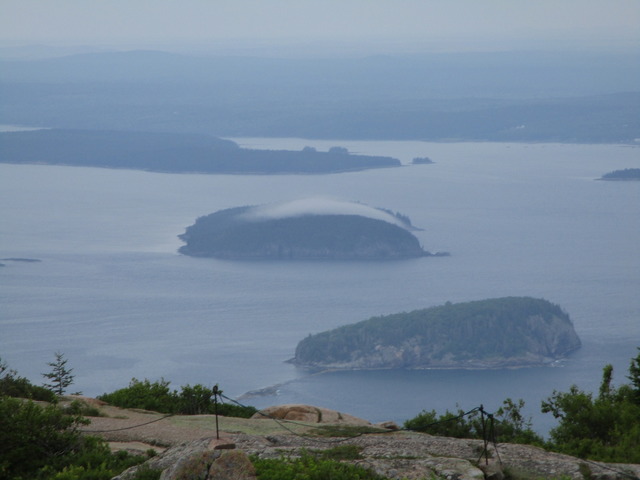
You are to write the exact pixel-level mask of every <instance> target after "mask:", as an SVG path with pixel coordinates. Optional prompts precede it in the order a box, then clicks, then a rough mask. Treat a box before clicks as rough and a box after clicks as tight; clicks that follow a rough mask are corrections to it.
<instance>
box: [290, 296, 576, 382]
mask: <svg viewBox="0 0 640 480" xmlns="http://www.w3.org/2000/svg"><path fill="white" fill-rule="evenodd" d="M579 347H580V339H579V338H578V336H577V334H576V332H575V330H574V328H573V324H572V322H571V320H570V319H569V315H568V314H567V313H565V312H564V311H563V310H562V309H561V308H560V307H559V306H558V305H554V304H552V303H550V302H548V301H546V300H543V299H536V298H530V297H504V298H495V299H488V300H480V301H473V302H466V303H457V304H451V303H449V302H447V304H445V305H442V306H439V307H432V308H426V309H421V310H415V311H412V312H409V313H398V314H393V315H386V316H380V317H373V318H370V319H368V320H364V321H362V322H359V323H355V324H352V325H346V326H343V327H339V328H336V329H334V330H329V331H327V332H323V333H318V334H315V335H309V336H308V337H307V338H305V339H304V340H302V341H301V342H300V343H298V346H297V348H296V352H295V357H294V358H293V359H292V360H291V362H292V363H294V364H296V365H298V366H301V367H310V368H314V369H321V370H325V369H391V368H409V369H427V368H473V369H478V368H506V367H523V366H533V365H545V364H550V363H552V362H553V361H555V360H558V359H561V358H563V357H564V356H566V355H567V354H569V353H571V352H573V351H574V350H576V349H578V348H579Z"/></svg>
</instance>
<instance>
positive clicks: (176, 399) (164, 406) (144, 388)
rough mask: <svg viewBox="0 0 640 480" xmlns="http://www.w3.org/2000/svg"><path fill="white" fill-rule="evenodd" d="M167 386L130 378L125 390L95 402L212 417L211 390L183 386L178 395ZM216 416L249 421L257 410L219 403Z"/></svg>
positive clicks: (213, 411) (164, 382)
mask: <svg viewBox="0 0 640 480" xmlns="http://www.w3.org/2000/svg"><path fill="white" fill-rule="evenodd" d="M169 384H170V382H168V381H167V380H164V379H161V380H159V381H156V382H150V381H149V380H147V379H145V380H143V381H140V380H137V379H135V378H133V379H131V382H130V383H129V386H128V387H125V388H121V389H119V390H116V391H115V392H112V393H105V394H104V395H100V396H99V397H98V398H99V399H100V400H103V401H105V402H107V403H110V404H111V405H115V406H117V407H121V408H141V409H144V410H153V411H154V412H160V413H177V414H183V415H199V414H213V413H215V405H214V401H213V389H212V388H207V387H205V386H203V385H200V384H197V385H194V386H191V385H185V386H183V387H182V389H181V391H180V393H178V392H177V391H175V390H173V391H172V390H171V389H170V388H169ZM218 392H219V391H218ZM219 393H220V392H219ZM217 412H218V414H219V415H224V416H226V417H242V418H249V417H251V416H252V415H253V414H254V413H256V412H257V410H256V409H255V408H254V407H247V406H242V405H234V404H231V403H222V402H219V403H218V406H217Z"/></svg>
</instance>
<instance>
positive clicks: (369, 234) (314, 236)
mask: <svg viewBox="0 0 640 480" xmlns="http://www.w3.org/2000/svg"><path fill="white" fill-rule="evenodd" d="M412 230H417V229H416V228H415V227H413V226H412V225H411V222H410V220H409V219H408V218H407V217H406V216H404V215H401V214H394V213H392V212H390V211H388V210H383V209H379V208H373V207H369V206H367V205H364V204H361V203H354V202H344V201H338V200H333V199H323V198H308V199H302V200H296V201H291V202H287V203H282V204H277V205H262V206H244V207H235V208H229V209H226V210H220V211H218V212H215V213H212V214H210V215H206V216H203V217H200V218H198V219H197V220H196V222H195V224H193V225H191V226H189V227H188V228H187V229H186V231H185V233H184V234H182V235H179V238H180V239H181V240H183V241H184V242H185V243H186V245H184V246H183V247H181V248H180V250H179V251H180V253H182V254H185V255H191V256H195V257H215V258H221V259H231V260H260V259H269V260H395V259H407V258H418V257H424V256H431V255H434V254H431V253H430V252H428V251H426V250H424V249H423V248H422V246H421V245H420V242H419V240H418V239H417V238H416V237H415V236H414V235H413V233H411V231H412ZM435 255H445V254H442V253H440V254H435Z"/></svg>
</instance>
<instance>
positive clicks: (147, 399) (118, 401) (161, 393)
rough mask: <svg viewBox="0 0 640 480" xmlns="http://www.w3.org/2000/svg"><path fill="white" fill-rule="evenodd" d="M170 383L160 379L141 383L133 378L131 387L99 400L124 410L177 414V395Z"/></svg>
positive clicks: (101, 396)
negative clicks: (136, 409)
mask: <svg viewBox="0 0 640 480" xmlns="http://www.w3.org/2000/svg"><path fill="white" fill-rule="evenodd" d="M169 383H170V382H168V381H166V380H164V379H160V380H159V381H156V382H150V381H149V380H147V379H146V378H145V379H144V380H143V381H140V380H138V379H136V378H132V379H131V382H129V386H128V387H125V388H121V389H119V390H116V391H115V392H112V393H105V394H104V395H100V396H99V397H98V398H99V399H100V400H102V401H104V402H107V403H109V404H111V405H115V406H117V407H122V408H140V409H143V410H152V411H154V412H160V413H176V410H177V404H178V401H177V395H176V393H175V392H172V391H171V390H170V389H169Z"/></svg>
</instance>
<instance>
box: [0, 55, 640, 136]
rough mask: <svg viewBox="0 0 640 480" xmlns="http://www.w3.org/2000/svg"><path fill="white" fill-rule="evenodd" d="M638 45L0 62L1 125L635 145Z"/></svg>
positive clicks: (639, 119) (639, 103) (639, 132)
mask: <svg viewBox="0 0 640 480" xmlns="http://www.w3.org/2000/svg"><path fill="white" fill-rule="evenodd" d="M638 59H639V56H638V53H637V52H633V51H632V52H627V53H609V54H605V53H598V52H582V53H579V52H555V53H551V52H546V53H545V52H476V53H466V54H462V53H458V54H454V53H450V54H420V55H418V54H416V55H397V56H385V55H378V56H368V57H361V58H256V57H224V56H219V57H195V56H187V55H177V54H172V53H166V52H158V51H130V52H103V53H88V54H79V55H72V56H67V57H59V58H49V59H43V60H32V61H25V60H22V61H15V60H14V61H11V60H0V89H2V92H3V108H2V109H0V123H5V124H18V125H29V126H41V127H51V128H75V129H79V128H90V129H95V130H118V129H121V130H131V131H156V132H158V131H160V132H182V133H202V134H214V135H216V136H221V137H233V138H237V137H298V138H325V139H349V140H354V139H379V140H438V141H441V140H464V141H480V140H491V141H506V142H531V141H535V142H571V143H632V144H633V143H636V139H637V138H640V115H639V112H640V91H639V89H638V78H640V61H639V60H638Z"/></svg>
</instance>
